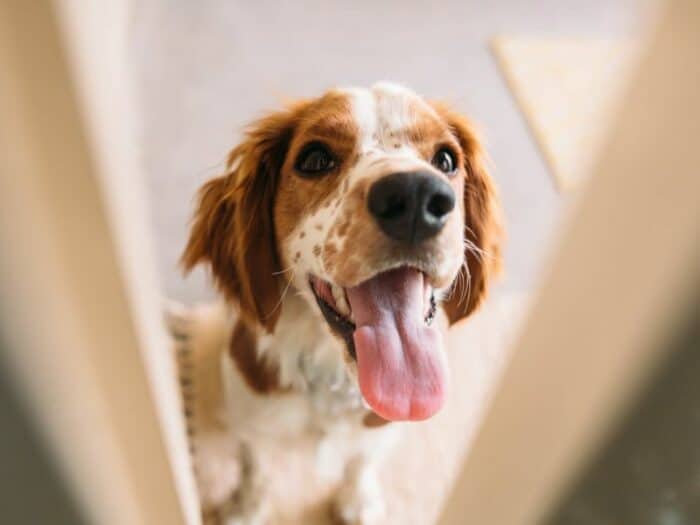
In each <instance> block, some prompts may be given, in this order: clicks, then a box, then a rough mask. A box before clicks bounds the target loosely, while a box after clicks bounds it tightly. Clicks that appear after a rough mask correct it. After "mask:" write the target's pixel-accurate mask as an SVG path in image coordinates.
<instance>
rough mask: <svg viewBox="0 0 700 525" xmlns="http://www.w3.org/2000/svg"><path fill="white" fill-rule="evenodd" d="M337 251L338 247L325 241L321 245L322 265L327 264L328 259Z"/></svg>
mask: <svg viewBox="0 0 700 525" xmlns="http://www.w3.org/2000/svg"><path fill="white" fill-rule="evenodd" d="M337 253H338V247H337V246H336V245H335V244H334V243H332V242H329V243H326V244H325V246H324V247H323V263H324V265H326V266H327V265H328V264H329V261H331V260H333V258H334V257H335V256H336V254H337Z"/></svg>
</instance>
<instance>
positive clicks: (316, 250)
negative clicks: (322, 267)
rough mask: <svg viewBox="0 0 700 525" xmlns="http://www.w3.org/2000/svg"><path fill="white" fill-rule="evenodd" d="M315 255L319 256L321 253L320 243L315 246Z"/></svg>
mask: <svg viewBox="0 0 700 525" xmlns="http://www.w3.org/2000/svg"><path fill="white" fill-rule="evenodd" d="M314 255H315V256H316V257H318V256H319V255H321V247H320V246H319V245H318V244H317V245H316V246H314Z"/></svg>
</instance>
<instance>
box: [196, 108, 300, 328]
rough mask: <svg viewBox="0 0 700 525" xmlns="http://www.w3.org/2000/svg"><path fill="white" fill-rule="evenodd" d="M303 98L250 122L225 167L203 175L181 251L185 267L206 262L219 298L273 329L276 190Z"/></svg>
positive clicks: (277, 280) (279, 285)
mask: <svg viewBox="0 0 700 525" xmlns="http://www.w3.org/2000/svg"><path fill="white" fill-rule="evenodd" d="M305 107H307V102H305V101H300V102H297V103H295V104H292V105H290V106H289V107H288V108H286V109H284V110H281V111H277V112H275V113H271V114H269V115H267V116H266V117H264V118H262V119H260V120H258V121H257V122H254V123H253V124H252V125H251V126H250V127H249V128H248V130H247V132H246V134H245V137H244V140H243V141H242V142H241V143H240V144H239V145H238V146H237V147H235V148H234V149H233V150H232V151H231V153H230V154H229V159H228V163H227V173H226V175H224V176H222V177H218V178H216V179H213V180H211V181H209V182H207V183H206V184H205V185H204V186H203V187H202V189H201V190H200V192H199V202H198V205H197V209H196V211H195V217H194V222H193V224H192V229H191V231H190V238H189V241H188V243H187V247H186V248H185V251H184V253H183V255H182V266H183V268H184V269H185V271H189V270H191V269H192V268H193V267H194V266H195V265H196V264H198V263H206V264H209V266H210V267H211V272H212V275H213V277H214V282H215V284H216V286H217V288H218V289H219V290H220V291H221V292H222V293H223V295H224V297H225V298H226V299H227V300H228V301H230V302H232V303H234V304H237V305H238V306H239V308H240V312H241V315H242V316H243V317H244V318H246V319H247V320H249V321H251V322H253V323H254V324H257V325H259V326H262V327H263V328H264V329H265V330H266V331H268V332H272V330H273V329H274V326H275V323H276V322H277V318H278V317H279V314H280V307H281V304H280V302H281V290H282V289H283V288H284V283H283V282H281V281H282V279H283V277H282V276H281V272H280V264H279V255H278V253H277V245H276V241H275V228H274V220H273V215H274V214H273V206H274V200H275V199H274V197H275V192H276V190H277V183H278V179H279V173H280V170H281V168H282V164H283V163H284V158H285V156H286V153H287V148H288V145H289V141H290V140H291V137H292V134H293V132H294V129H295V127H296V125H297V123H298V122H299V119H300V118H301V115H302V113H303V110H304V108H305Z"/></svg>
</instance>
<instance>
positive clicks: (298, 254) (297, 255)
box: [294, 252, 301, 262]
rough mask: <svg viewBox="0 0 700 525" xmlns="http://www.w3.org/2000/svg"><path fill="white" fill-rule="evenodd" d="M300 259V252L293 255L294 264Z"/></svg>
mask: <svg viewBox="0 0 700 525" xmlns="http://www.w3.org/2000/svg"><path fill="white" fill-rule="evenodd" d="M300 258H301V252H297V253H295V254H294V262H297V261H298V260H299V259H300Z"/></svg>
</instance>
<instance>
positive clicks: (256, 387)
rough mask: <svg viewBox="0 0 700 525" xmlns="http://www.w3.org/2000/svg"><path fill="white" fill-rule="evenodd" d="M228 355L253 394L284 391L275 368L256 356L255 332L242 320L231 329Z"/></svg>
mask: <svg viewBox="0 0 700 525" xmlns="http://www.w3.org/2000/svg"><path fill="white" fill-rule="evenodd" d="M229 354H230V355H231V358H232V359H233V362H234V363H235V364H236V368H238V371H239V372H240V373H241V375H242V376H243V379H244V380H245V382H246V384H247V385H248V386H249V387H250V388H251V389H252V390H253V391H254V392H256V393H258V394H271V393H273V392H284V391H285V389H284V388H282V386H281V385H280V382H279V370H278V368H277V366H276V365H272V364H270V363H267V362H265V361H264V360H263V359H261V358H260V356H258V352H257V338H256V336H255V332H254V330H253V329H252V328H251V327H250V326H248V325H247V324H246V323H245V322H244V321H242V320H240V321H238V323H236V326H235V328H234V329H233V335H232V336H231V345H230V348H229Z"/></svg>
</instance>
